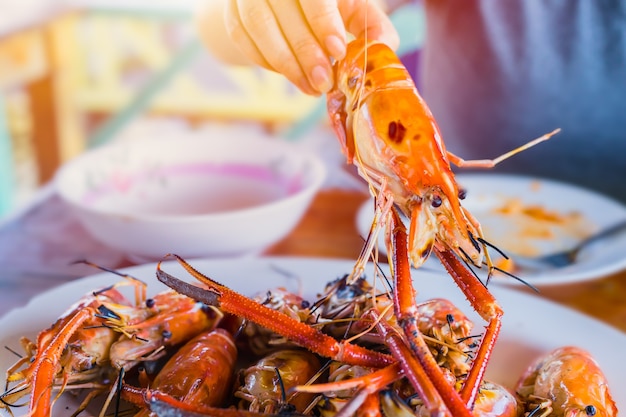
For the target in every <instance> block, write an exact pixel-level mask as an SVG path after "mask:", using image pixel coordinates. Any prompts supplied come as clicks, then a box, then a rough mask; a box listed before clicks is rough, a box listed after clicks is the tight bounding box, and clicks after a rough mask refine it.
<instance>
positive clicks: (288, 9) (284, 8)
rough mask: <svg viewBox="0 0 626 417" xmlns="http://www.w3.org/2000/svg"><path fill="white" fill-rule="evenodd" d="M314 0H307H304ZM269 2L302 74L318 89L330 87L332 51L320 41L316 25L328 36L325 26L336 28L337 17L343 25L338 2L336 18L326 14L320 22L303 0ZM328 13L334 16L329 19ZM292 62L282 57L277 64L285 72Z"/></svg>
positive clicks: (268, 0) (328, 28) (331, 82)
mask: <svg viewBox="0 0 626 417" xmlns="http://www.w3.org/2000/svg"><path fill="white" fill-rule="evenodd" d="M310 1H311V0H304V2H310ZM267 2H268V3H269V4H270V6H271V7H272V10H273V11H274V15H275V17H276V20H277V21H278V24H279V25H280V31H281V32H282V35H283V36H284V39H285V40H286V42H287V44H288V46H289V53H290V54H291V55H292V56H293V59H294V60H295V61H296V62H297V64H298V67H299V69H300V71H301V74H302V76H304V77H305V78H306V80H303V81H305V82H306V83H308V84H309V86H310V87H311V88H312V89H313V90H315V92H316V93H322V92H326V91H328V90H330V89H331V88H332V86H333V79H332V65H331V62H330V58H329V52H328V51H327V50H326V48H325V47H324V45H323V43H322V42H320V40H319V39H318V37H317V36H316V34H315V31H314V29H313V28H316V30H319V31H320V33H321V34H322V35H321V36H324V35H323V33H324V31H325V30H333V28H334V25H335V24H336V23H334V22H333V20H335V22H336V21H338V22H339V25H340V26H339V27H340V28H341V29H343V23H342V22H341V18H340V16H339V12H338V11H337V7H336V5H335V7H334V10H335V15H336V16H337V18H336V19H332V16H330V15H328V14H323V20H319V19H318V21H317V22H314V23H313V24H312V22H311V21H310V20H309V19H310V18H311V16H309V15H307V12H306V11H305V10H304V9H303V8H302V7H301V2H299V1H284V0H267ZM315 2H316V4H317V5H318V6H320V9H322V8H323V7H325V8H326V10H331V7H330V6H329V5H332V3H335V2H336V0H330V1H329V0H322V1H320V0H315ZM324 5H326V6H324ZM318 17H319V15H318ZM328 17H331V20H330V21H328V20H326V19H328ZM322 22H323V23H322ZM322 39H323V38H322ZM285 55H288V54H285ZM290 65H292V64H291V63H289V62H287V63H285V61H284V60H281V61H280V62H277V63H276V66H275V67H276V69H277V70H278V71H279V72H282V73H284V71H282V68H285V67H289V66H290Z"/></svg>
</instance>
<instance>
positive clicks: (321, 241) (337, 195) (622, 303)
mask: <svg viewBox="0 0 626 417" xmlns="http://www.w3.org/2000/svg"><path fill="white" fill-rule="evenodd" d="M367 198H368V196H367V195H366V194H363V193H360V192H354V191H343V190H327V191H323V192H321V193H319V194H318V195H317V197H316V198H315V200H314V202H313V204H312V206H311V207H310V209H309V211H308V212H307V213H306V215H305V217H304V219H303V220H302V222H301V223H300V224H299V225H298V227H297V228H296V229H295V230H294V231H293V232H292V233H291V234H290V235H289V236H288V237H287V238H286V239H284V240H283V241H281V242H280V243H278V244H277V245H275V246H274V247H272V248H271V249H269V250H268V251H267V254H271V255H294V256H320V257H331V258H348V259H356V258H357V256H358V255H359V252H360V250H361V246H362V244H363V240H362V239H361V237H360V236H359V234H358V232H357V230H356V225H355V216H356V211H357V210H358V208H359V207H360V205H361V204H362V203H363V202H364V201H365V200H366V199H367ZM624 256H626V254H624ZM519 290H520V291H527V292H532V291H531V290H528V289H526V288H522V287H519ZM418 291H419V288H418ZM539 296H541V297H545V298H547V299H549V300H552V301H554V302H557V303H559V304H562V305H565V306H568V307H570V308H573V309H575V310H578V311H581V312H583V313H585V314H587V315H589V316H592V317H595V318H597V319H599V320H601V321H603V322H605V323H608V324H610V325H612V326H614V327H616V328H618V329H620V330H622V331H624V332H626V271H622V272H620V273H617V274H614V275H612V276H609V277H607V278H604V279H599V280H595V281H590V282H586V283H580V284H572V285H565V286H552V287H541V288H540V294H539ZM529 308H531V307H530V306H529ZM564 325H565V324H564Z"/></svg>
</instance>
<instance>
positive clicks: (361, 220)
mask: <svg viewBox="0 0 626 417" xmlns="http://www.w3.org/2000/svg"><path fill="white" fill-rule="evenodd" d="M455 177H456V179H457V182H458V183H459V184H461V183H462V182H463V181H481V182H482V181H487V182H488V181H492V182H493V181H498V182H501V181H515V182H517V183H519V184H527V185H531V184H532V183H533V182H538V183H541V184H545V185H547V186H549V187H558V188H562V189H564V190H567V192H571V193H578V194H580V195H582V196H586V198H587V199H589V198H593V199H594V200H595V201H599V202H601V203H602V204H604V205H610V206H612V207H613V209H614V210H618V211H620V212H621V213H623V217H624V219H626V206H625V205H624V204H622V203H620V202H619V201H617V200H615V199H613V198H612V197H610V196H606V195H604V194H601V193H598V192H596V191H594V190H590V189H588V188H583V187H580V186H577V185H575V184H571V183H567V182H564V181H560V180H555V179H551V178H540V177H531V176H527V175H522V174H509V173H503V174H499V173H487V172H483V173H481V172H471V173H460V174H456V176H455ZM372 204H373V203H372V198H371V197H370V198H369V199H368V200H367V201H365V202H364V203H362V204H361V205H360V206H359V208H358V210H357V213H356V216H355V220H354V221H355V225H356V228H357V231H358V233H360V234H362V233H363V232H364V231H365V230H366V229H365V223H366V220H367V219H368V218H370V217H371V215H370V216H368V215H367V211H368V206H369V209H371V205H372ZM368 228H369V227H368ZM382 250H383V253H385V249H384V247H383V248H382ZM429 261H430V260H429ZM429 261H427V262H429ZM434 265H437V266H436V267H437V268H439V264H438V263H437V262H433V263H431V266H434ZM625 269H626V256H625V257H623V258H620V259H616V260H615V261H614V262H610V263H607V264H604V265H602V266H601V267H598V268H593V269H591V270H589V269H587V270H585V269H583V270H582V271H581V270H580V269H576V268H575V267H571V268H568V269H567V270H559V269H555V270H550V271H546V272H544V273H539V274H531V273H528V274H524V275H523V276H521V278H522V279H523V280H524V281H525V282H527V283H528V284H532V285H533V286H535V287H556V286H560V285H570V284H575V283H581V282H589V281H594V280H598V279H602V278H606V277H607V276H610V275H612V274H615V273H617V272H620V271H623V270H625ZM500 278H503V279H500ZM492 282H493V283H494V284H497V285H503V286H512V287H520V286H524V285H525V284H523V283H522V282H520V281H518V280H515V279H512V278H511V279H509V278H506V277H505V276H504V275H499V276H498V279H494V280H492Z"/></svg>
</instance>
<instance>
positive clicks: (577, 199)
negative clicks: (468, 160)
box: [357, 172, 626, 286]
mask: <svg viewBox="0 0 626 417" xmlns="http://www.w3.org/2000/svg"><path fill="white" fill-rule="evenodd" d="M457 182H458V183H459V186H460V187H462V188H465V189H466V190H467V197H466V199H465V200H464V201H463V206H464V207H466V208H467V209H468V210H469V211H470V212H471V213H472V214H473V215H474V217H476V219H477V220H478V221H479V222H480V223H481V225H482V228H483V232H484V234H485V238H486V239H487V241H489V242H490V243H492V244H494V245H495V246H497V247H498V248H499V249H501V250H502V251H504V252H505V253H508V254H511V255H514V254H519V255H524V256H538V255H542V254H548V253H553V252H557V251H561V250H564V249H567V248H569V247H572V246H574V245H575V244H576V243H577V242H578V241H579V240H581V239H583V238H585V237H587V236H589V235H591V234H593V233H594V232H597V231H599V230H600V229H604V228H606V227H609V226H610V225H613V224H616V223H618V222H620V221H623V220H624V219H626V207H624V206H623V205H621V204H620V203H618V202H616V201H614V200H612V199H610V198H608V197H605V196H603V195H601V194H599V193H596V192H593V191H590V190H587V189H583V188H579V187H576V186H573V185H570V184H566V183H562V182H558V181H552V180H547V179H538V178H531V177H525V176H519V175H504V174H494V173H489V172H486V173H479V174H460V175H457ZM372 204H373V203H372V202H371V201H368V202H366V203H365V204H364V205H363V206H362V207H361V209H360V210H359V212H358V215H357V228H358V230H359V232H360V233H361V234H362V235H363V236H366V235H367V232H368V231H369V227H370V224H371V219H372V216H373V206H372ZM382 235H383V234H382V233H381V234H380V239H379V249H380V250H381V251H384V250H385V248H384V244H383V240H382ZM490 253H492V254H493V255H494V258H495V260H496V262H499V261H501V260H502V258H500V257H499V256H498V255H497V252H496V251H495V250H491V251H490ZM427 266H428V267H433V268H440V266H439V265H438V262H437V260H436V259H434V257H433V259H429V260H428V261H427ZM625 268H626V234H622V235H619V236H615V237H614V238H611V239H609V240H607V243H606V244H598V245H595V246H594V247H593V248H590V249H589V250H588V251H586V252H585V253H582V254H581V256H580V258H579V260H578V261H577V262H576V263H575V264H573V265H570V266H567V267H563V268H558V269H552V270H546V271H543V272H536V271H525V270H523V269H521V268H520V269H517V270H516V269H514V270H513V271H512V272H513V273H514V274H515V275H516V276H518V277H520V278H521V279H523V280H524V281H526V282H527V283H529V284H532V285H534V286H542V285H559V284H570V283H573V282H579V281H586V280H590V279H597V278H602V277H605V276H607V275H610V274H612V273H615V272H618V271H620V270H622V269H625ZM492 282H496V283H505V284H513V285H519V284H520V282H518V281H516V280H514V279H512V278H509V277H506V276H505V275H504V274H500V273H497V274H496V275H495V277H494V279H492Z"/></svg>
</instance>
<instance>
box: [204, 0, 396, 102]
mask: <svg viewBox="0 0 626 417" xmlns="http://www.w3.org/2000/svg"><path fill="white" fill-rule="evenodd" d="M211 1H216V0H211ZM225 1H226V2H227V3H226V4H225V10H224V19H225V21H224V24H225V28H226V31H227V32H228V35H229V37H230V39H231V40H232V41H233V42H234V43H235V45H237V47H238V48H239V50H240V51H241V52H242V53H243V55H245V56H246V57H248V58H249V59H250V60H252V61H253V62H254V63H256V64H258V65H260V66H263V67H265V68H267V69H270V70H273V71H276V72H279V73H281V74H283V75H284V76H285V77H287V78H288V79H289V80H290V81H291V82H292V83H294V84H295V85H296V86H297V87H298V88H300V90H302V91H303V92H305V93H307V94H312V95H318V94H320V93H325V92H327V91H328V90H330V88H331V87H332V86H333V82H334V80H333V72H332V64H331V58H333V59H336V60H338V59H341V58H343V56H344V54H345V51H346V32H348V33H351V34H352V35H354V36H356V37H358V36H364V35H365V34H367V37H368V38H369V39H372V40H379V41H382V42H385V43H387V44H388V45H389V46H391V47H392V48H394V49H395V48H397V47H398V44H399V39H398V34H397V32H396V30H395V28H394V27H393V25H392V23H391V21H390V20H389V18H388V16H387V15H386V14H385V12H384V11H383V10H382V9H381V8H380V7H379V5H378V4H377V2H376V0H225Z"/></svg>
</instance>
